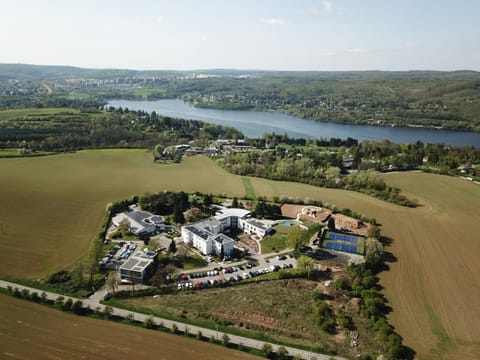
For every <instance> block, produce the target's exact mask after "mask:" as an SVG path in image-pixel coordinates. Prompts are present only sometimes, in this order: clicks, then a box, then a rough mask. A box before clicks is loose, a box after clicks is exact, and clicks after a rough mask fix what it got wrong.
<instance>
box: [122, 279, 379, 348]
mask: <svg viewBox="0 0 480 360" xmlns="http://www.w3.org/2000/svg"><path fill="white" fill-rule="evenodd" d="M317 291H320V289H319V287H318V283H316V282H314V281H309V280H305V279H291V280H275V281H267V282H261V283H253V282H252V283H249V284H246V285H241V286H234V287H229V288H216V289H215V288H213V289H206V290H198V291H182V292H177V293H174V294H171V295H162V296H158V297H156V298H152V297H151V296H147V297H141V298H129V299H123V300H115V301H116V302H121V303H122V304H123V305H124V306H125V305H127V306H132V307H133V308H141V309H148V311H149V312H153V313H155V314H158V315H163V316H166V317H169V318H178V319H182V318H188V319H189V320H190V321H193V322H199V323H201V324H203V325H204V326H208V327H210V328H215V327H216V326H217V325H218V326H222V325H228V327H229V331H234V332H235V331H242V332H243V333H245V332H246V333H249V334H250V336H251V337H253V338H257V339H259V340H264V339H265V336H266V337H269V338H273V339H275V340H276V341H280V342H287V343H294V344H300V345H303V346H313V347H314V348H315V347H319V348H323V349H326V350H330V351H332V350H333V351H336V352H337V353H338V354H341V355H351V354H352V353H351V352H350V338H349V337H348V336H346V335H345V332H344V331H343V330H339V331H338V333H337V334H336V335H334V336H332V335H329V334H326V333H325V332H324V331H323V330H321V328H320V326H319V325H318V324H316V323H315V321H314V320H313V315H312V308H313V305H314V298H313V294H314V293H315V292H317ZM192 304H195V306H192ZM354 322H355V325H356V326H357V328H358V330H359V333H360V334H361V335H360V338H359V339H361V340H359V348H357V349H355V353H356V352H357V351H358V352H362V351H366V350H367V349H370V350H371V349H375V348H376V347H378V344H377V343H376V341H375V334H374V332H373V330H371V329H367V328H366V327H365V321H364V320H363V319H362V318H361V317H360V316H359V315H358V314H355V315H354Z"/></svg>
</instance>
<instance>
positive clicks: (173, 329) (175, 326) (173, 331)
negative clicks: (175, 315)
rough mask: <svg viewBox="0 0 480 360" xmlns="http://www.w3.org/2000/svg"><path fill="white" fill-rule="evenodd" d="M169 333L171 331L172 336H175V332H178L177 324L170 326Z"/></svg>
mask: <svg viewBox="0 0 480 360" xmlns="http://www.w3.org/2000/svg"><path fill="white" fill-rule="evenodd" d="M170 331H171V332H172V333H173V334H176V333H177V331H178V326H177V324H172V327H171V328H170Z"/></svg>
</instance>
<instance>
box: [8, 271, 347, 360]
mask: <svg viewBox="0 0 480 360" xmlns="http://www.w3.org/2000/svg"><path fill="white" fill-rule="evenodd" d="M8 286H11V287H12V288H18V289H19V290H22V289H27V290H29V291H30V292H34V291H36V292H38V293H39V295H40V294H41V293H42V292H43V290H39V289H35V288H31V287H28V286H23V285H20V284H16V283H12V282H9V281H4V280H0V287H2V288H5V289H6V288H7V287H8ZM45 294H46V295H47V298H48V299H49V300H55V299H57V298H58V297H59V296H64V295H61V294H57V293H52V292H48V291H45ZM64 298H65V299H68V298H70V299H72V300H73V301H76V300H80V301H82V303H83V307H85V308H86V307H89V308H90V309H96V308H100V309H101V310H103V309H104V308H105V305H103V304H101V303H100V302H99V301H98V300H95V299H77V298H73V297H70V296H64ZM112 309H113V315H116V316H120V317H124V318H125V317H127V316H128V315H129V314H133V318H134V319H135V320H136V321H141V322H143V321H145V319H146V318H148V317H150V315H145V314H142V313H138V312H131V311H128V310H124V309H119V308H115V307H114V308H112ZM153 320H154V322H155V324H162V325H163V326H164V327H167V328H170V329H171V328H172V326H173V325H175V326H176V327H177V328H178V330H180V331H183V332H185V331H188V332H189V333H191V334H197V333H198V332H199V331H201V332H202V334H203V336H205V337H208V338H211V337H214V338H216V339H218V340H222V337H223V335H224V334H227V335H228V337H229V338H230V342H231V343H234V344H240V343H242V344H243V345H245V346H248V347H251V348H255V349H262V347H263V345H264V344H265V341H258V340H254V339H249V338H246V337H243V336H237V335H232V334H228V333H224V332H222V331H215V330H211V329H207V328H203V327H199V326H194V325H189V324H185V323H182V322H178V321H172V320H167V319H163V318H161V317H158V316H155V317H153ZM269 343H270V342H269ZM270 344H271V345H272V349H273V351H276V350H278V348H279V347H280V346H281V345H277V344H274V343H270ZM285 349H287V351H288V354H290V355H293V356H299V357H301V358H302V359H307V360H313V359H317V360H329V359H332V358H333V359H339V360H345V358H342V357H338V356H334V357H333V356H330V355H324V354H318V353H314V352H311V351H306V350H302V349H297V348H293V347H290V346H285Z"/></svg>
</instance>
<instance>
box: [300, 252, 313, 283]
mask: <svg viewBox="0 0 480 360" xmlns="http://www.w3.org/2000/svg"><path fill="white" fill-rule="evenodd" d="M315 266H316V264H315V260H313V259H312V258H311V257H308V256H300V257H299V258H298V259H297V269H299V270H301V271H302V272H305V273H306V274H307V278H309V279H310V275H311V274H312V272H313V271H314V270H315Z"/></svg>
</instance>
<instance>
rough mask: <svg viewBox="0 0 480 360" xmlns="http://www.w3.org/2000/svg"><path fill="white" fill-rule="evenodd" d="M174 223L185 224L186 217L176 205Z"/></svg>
mask: <svg viewBox="0 0 480 360" xmlns="http://www.w3.org/2000/svg"><path fill="white" fill-rule="evenodd" d="M173 221H174V222H175V223H177V224H183V223H185V216H184V215H183V211H182V209H181V208H180V206H178V205H176V204H175V205H174V207H173Z"/></svg>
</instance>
